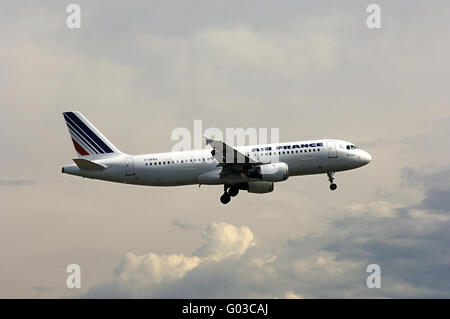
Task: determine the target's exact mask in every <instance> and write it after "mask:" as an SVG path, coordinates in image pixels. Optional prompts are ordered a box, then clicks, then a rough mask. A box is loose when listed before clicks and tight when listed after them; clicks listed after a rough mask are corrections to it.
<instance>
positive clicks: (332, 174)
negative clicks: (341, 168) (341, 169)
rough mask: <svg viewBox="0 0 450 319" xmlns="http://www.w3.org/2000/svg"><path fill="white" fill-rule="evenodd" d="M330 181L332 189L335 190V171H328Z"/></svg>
mask: <svg viewBox="0 0 450 319" xmlns="http://www.w3.org/2000/svg"><path fill="white" fill-rule="evenodd" d="M327 175H328V181H329V182H330V189H331V190H332V191H334V190H335V189H336V188H337V185H336V184H335V183H333V181H334V172H328V173H327Z"/></svg>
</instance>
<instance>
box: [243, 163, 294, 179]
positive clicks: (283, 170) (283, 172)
mask: <svg viewBox="0 0 450 319" xmlns="http://www.w3.org/2000/svg"><path fill="white" fill-rule="evenodd" d="M248 177H250V178H256V179H259V180H261V181H266V182H282V181H285V180H286V179H287V178H288V177H289V169H288V165H287V164H286V163H270V164H264V165H260V166H257V167H254V168H252V169H251V170H249V172H248Z"/></svg>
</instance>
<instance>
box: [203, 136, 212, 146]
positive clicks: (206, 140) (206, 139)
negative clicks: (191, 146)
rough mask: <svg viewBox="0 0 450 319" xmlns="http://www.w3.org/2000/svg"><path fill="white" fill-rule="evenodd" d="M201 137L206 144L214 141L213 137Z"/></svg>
mask: <svg viewBox="0 0 450 319" xmlns="http://www.w3.org/2000/svg"><path fill="white" fill-rule="evenodd" d="M203 138H204V139H205V142H206V145H209V144H211V142H212V141H214V140H213V139H211V138H209V137H206V136H203Z"/></svg>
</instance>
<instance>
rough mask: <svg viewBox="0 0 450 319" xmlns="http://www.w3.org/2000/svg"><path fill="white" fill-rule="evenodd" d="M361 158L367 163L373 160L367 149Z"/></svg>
mask: <svg viewBox="0 0 450 319" xmlns="http://www.w3.org/2000/svg"><path fill="white" fill-rule="evenodd" d="M361 159H362V160H363V161H364V163H365V164H369V163H370V161H371V160H372V156H371V155H370V154H369V153H367V152H366V151H364V153H363V156H361Z"/></svg>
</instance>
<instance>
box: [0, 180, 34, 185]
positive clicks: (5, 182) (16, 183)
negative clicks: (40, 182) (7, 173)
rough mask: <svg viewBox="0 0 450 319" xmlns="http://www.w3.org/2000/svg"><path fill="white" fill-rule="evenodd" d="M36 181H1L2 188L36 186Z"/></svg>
mask: <svg viewBox="0 0 450 319" xmlns="http://www.w3.org/2000/svg"><path fill="white" fill-rule="evenodd" d="M35 184H36V182H35V181H31V180H25V179H17V180H3V181H2V180H0V186H27V185H35Z"/></svg>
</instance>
